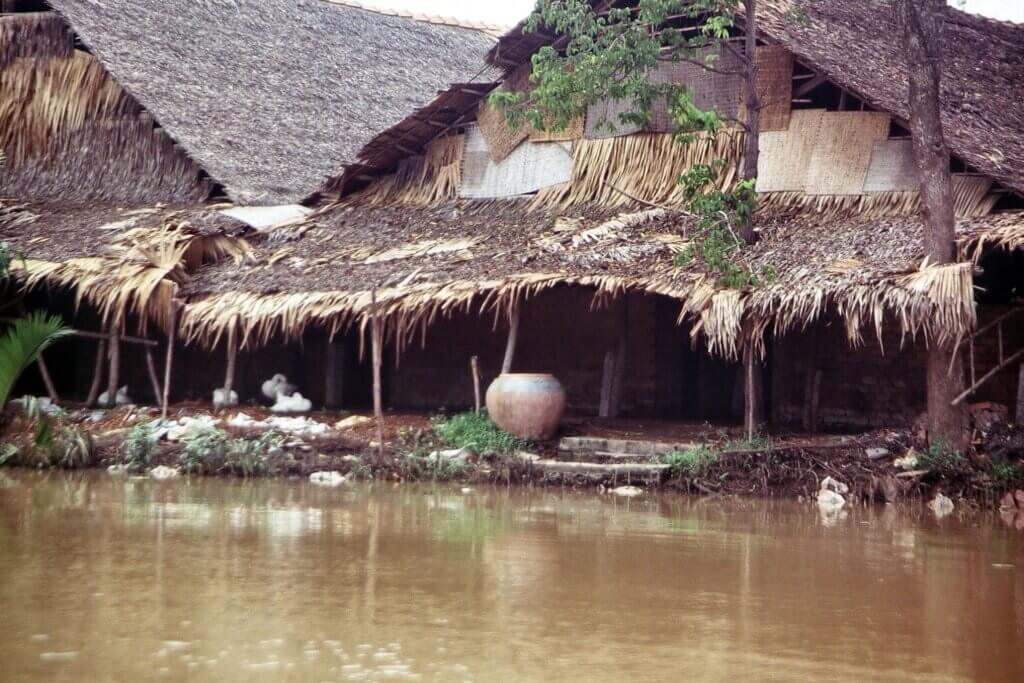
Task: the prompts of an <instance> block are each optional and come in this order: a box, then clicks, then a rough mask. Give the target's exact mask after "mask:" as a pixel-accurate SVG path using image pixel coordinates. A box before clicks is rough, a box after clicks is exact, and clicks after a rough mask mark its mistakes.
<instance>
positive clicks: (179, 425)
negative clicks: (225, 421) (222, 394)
mask: <svg viewBox="0 0 1024 683" xmlns="http://www.w3.org/2000/svg"><path fill="white" fill-rule="evenodd" d="M219 424H220V420H219V419H217V418H215V417H213V416H212V415H200V416H198V417H183V418H181V419H180V420H177V421H175V422H171V423H168V424H167V425H165V426H161V427H159V428H158V429H157V434H158V435H159V436H165V437H166V438H167V440H168V441H188V440H189V438H190V437H191V436H192V435H193V434H195V433H196V432H198V431H206V430H208V429H212V428H214V427H216V426H217V425H219ZM159 436H158V438H159Z"/></svg>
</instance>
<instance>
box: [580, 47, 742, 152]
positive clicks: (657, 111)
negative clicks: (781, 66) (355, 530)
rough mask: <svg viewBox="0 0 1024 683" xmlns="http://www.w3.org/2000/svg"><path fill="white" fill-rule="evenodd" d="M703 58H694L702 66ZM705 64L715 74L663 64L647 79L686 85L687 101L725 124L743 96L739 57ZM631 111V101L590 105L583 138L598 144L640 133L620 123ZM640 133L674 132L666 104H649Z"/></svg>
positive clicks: (734, 114) (695, 67) (659, 101)
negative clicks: (647, 118) (713, 114)
mask: <svg viewBox="0 0 1024 683" xmlns="http://www.w3.org/2000/svg"><path fill="white" fill-rule="evenodd" d="M705 55H706V51H705V52H702V53H700V54H699V55H697V56H696V57H695V59H696V60H699V61H702V62H703V61H704V59H705ZM707 64H708V66H709V67H711V68H713V69H715V71H709V70H708V69H705V68H704V67H703V66H701V65H700V64H694V63H692V62H662V63H661V64H659V65H658V67H657V68H656V69H654V70H652V71H651V73H650V75H649V76H648V79H649V82H650V83H652V84H655V85H665V84H670V83H671V84H675V85H685V86H686V87H687V89H688V90H689V93H690V99H691V100H692V101H693V103H694V105H695V106H696V107H697V108H698V109H701V110H703V111H712V110H714V111H716V112H718V115H719V116H720V117H721V118H723V119H726V120H731V119H736V118H738V116H739V111H740V101H741V96H742V93H743V76H742V75H741V73H740V72H741V71H742V69H743V65H742V63H741V62H740V59H739V57H737V56H736V55H734V54H733V53H732V52H728V51H723V52H721V53H720V54H719V57H718V59H716V60H712V61H711V62H707ZM720 72H734V73H720ZM634 111H635V106H634V104H633V101H632V100H619V101H613V100H604V101H602V102H599V103H598V104H595V105H592V106H591V107H589V108H588V109H587V126H586V134H585V137H586V138H587V139H590V140H599V139H602V138H610V137H619V136H622V135H632V134H634V133H638V132H640V130H641V128H640V126H637V125H635V124H632V123H623V122H622V119H621V115H622V114H628V113H632V112H634ZM608 124H611V125H612V126H614V130H612V129H610V128H609V125H608ZM643 130H646V131H648V132H652V133H671V132H674V131H675V130H676V124H675V121H673V119H672V115H671V113H670V112H669V107H668V102H666V101H665V100H664V99H661V98H659V99H657V100H655V101H654V102H653V103H651V110H650V119H649V121H648V123H647V126H646V127H645V128H644V129H643Z"/></svg>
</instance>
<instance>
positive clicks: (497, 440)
mask: <svg viewBox="0 0 1024 683" xmlns="http://www.w3.org/2000/svg"><path fill="white" fill-rule="evenodd" d="M432 424H433V428H434V432H436V433H437V434H438V436H440V437H441V438H442V439H444V441H445V443H446V444H448V446H450V447H451V448H468V449H470V450H472V451H474V452H476V453H481V454H482V453H513V452H515V451H517V450H520V449H522V448H524V447H525V446H526V445H527V444H528V443H529V442H527V441H525V440H523V439H518V438H516V437H514V436H512V435H511V434H509V433H507V432H504V431H502V430H501V429H499V428H498V425H496V424H494V422H492V421H491V418H489V417H488V416H487V413H486V412H481V413H480V414H479V415H477V414H476V413H473V412H468V413H459V414H458V415H453V416H452V417H444V416H438V417H435V418H434V420H433V421H432Z"/></svg>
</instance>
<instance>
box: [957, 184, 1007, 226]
mask: <svg viewBox="0 0 1024 683" xmlns="http://www.w3.org/2000/svg"><path fill="white" fill-rule="evenodd" d="M992 185H993V182H992V179H991V178H986V177H984V176H976V175H955V176H953V212H954V213H955V214H956V216H957V217H958V218H970V217H977V216H987V215H988V214H990V213H992V207H993V206H995V203H996V201H997V200H998V199H999V197H998V196H997V195H994V194H989V191H990V190H991V189H992Z"/></svg>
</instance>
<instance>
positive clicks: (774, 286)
mask: <svg viewBox="0 0 1024 683" xmlns="http://www.w3.org/2000/svg"><path fill="white" fill-rule="evenodd" d="M759 223H760V228H761V230H762V234H763V239H762V240H761V241H760V242H759V243H758V244H757V245H756V246H755V247H753V248H752V249H750V250H749V252H745V254H746V255H745V257H744V258H745V263H746V264H747V265H748V266H749V267H750V268H751V269H752V271H754V272H756V273H763V272H767V271H773V272H774V276H773V278H772V279H771V282H767V281H766V282H765V283H764V285H763V286H761V287H757V288H752V289H749V290H743V291H741V290H731V289H722V288H720V287H718V286H717V285H716V283H715V281H714V279H713V278H711V277H709V276H708V274H707V273H705V272H702V271H701V270H700V269H699V268H698V267H697V266H693V265H691V266H689V267H677V266H676V265H674V264H673V256H674V254H676V253H678V252H680V251H682V250H683V249H684V248H685V246H686V244H687V232H688V229H689V228H690V225H691V218H690V216H688V215H687V214H686V213H685V212H683V211H676V210H666V209H642V210H636V209H625V210H623V209H616V208H612V207H607V206H588V207H583V206H577V207H573V208H572V209H571V210H556V209H537V208H535V207H531V206H530V202H529V201H528V200H508V201H495V202H486V203H468V204H466V203H463V204H457V203H455V202H447V203H435V204H433V205H428V206H421V207H413V206H396V205H384V206H372V205H351V204H339V205H333V206H331V207H327V208H325V209H322V210H320V211H318V212H317V213H315V214H313V215H311V216H309V217H307V218H306V219H305V220H304V221H303V222H302V223H299V224H292V225H289V226H287V227H284V228H280V229H277V230H270V231H268V232H265V233H260V234H258V235H256V236H254V237H252V238H250V241H251V243H252V246H253V253H252V256H251V258H248V259H246V260H245V261H243V262H242V263H241V264H240V265H239V264H231V265H213V266H209V267H206V268H203V269H201V270H200V271H199V272H197V273H196V274H195V275H194V276H193V277H192V278H191V279H190V280H189V281H188V283H187V284H185V285H184V287H183V290H182V291H183V294H184V295H186V296H187V297H188V299H189V304H188V306H187V307H186V311H185V315H184V321H183V324H184V329H185V332H186V336H187V337H188V338H190V339H193V340H198V341H200V342H202V343H205V344H210V343H215V341H216V340H217V339H219V337H220V335H221V334H223V333H224V332H225V331H226V330H227V329H228V328H229V327H231V326H233V325H238V326H239V327H240V331H241V333H242V334H241V337H242V338H243V339H244V340H245V343H249V344H262V343H265V342H267V341H268V340H269V339H270V338H271V337H273V336H274V335H278V334H283V335H286V336H297V335H299V334H301V333H302V331H303V330H304V329H306V328H307V327H308V326H310V325H323V326H326V327H328V328H330V329H332V330H338V329H340V328H342V327H344V326H347V325H353V324H355V325H361V324H365V319H366V316H367V315H368V313H369V311H370V290H371V288H376V289H377V290H378V291H377V298H378V302H379V304H378V305H379V309H378V311H379V313H380V314H381V315H385V316H387V317H388V318H389V320H390V323H391V325H392V327H391V329H392V331H393V332H394V333H395V334H396V335H398V337H399V338H403V339H410V338H411V337H412V335H413V334H415V333H416V332H417V331H418V330H420V329H423V328H425V326H426V325H428V324H429V323H430V322H431V321H433V320H434V319H435V318H436V317H437V316H438V315H444V314H450V313H451V312H453V311H455V310H473V311H477V310H479V311H481V312H487V311H492V312H493V311H498V312H502V311H507V310H509V308H510V306H511V304H512V303H513V302H514V301H516V300H517V299H520V298H522V297H524V296H530V295H533V294H535V293H536V292H538V291H540V290H543V289H546V288H550V287H555V286H559V285H565V284H573V285H580V286H587V287H592V288H594V289H595V291H596V293H597V296H598V297H602V296H614V295H618V294H620V293H622V292H623V291H627V290H629V291H638V292H647V293H651V294H659V295H663V296H668V297H671V298H674V299H677V300H678V301H679V302H680V320H681V321H683V320H689V321H690V322H692V323H693V325H694V327H693V329H694V333H695V335H696V334H699V335H703V336H704V337H705V339H706V341H707V343H708V345H709V347H710V348H711V349H712V350H713V351H715V352H718V353H721V354H723V355H726V356H733V355H735V354H736V353H737V352H738V350H739V348H740V344H741V343H742V342H743V341H744V340H745V339H751V338H755V339H761V338H762V336H763V334H764V333H765V332H774V333H782V332H785V331H786V330H788V329H791V328H793V327H794V326H799V325H805V324H807V323H809V322H811V321H813V320H815V319H817V318H818V317H819V316H821V315H822V314H824V313H825V312H826V311H835V312H837V313H838V314H839V315H840V316H841V317H842V318H843V319H844V320H845V321H846V323H847V330H848V333H849V337H850V339H851V341H854V342H857V341H859V340H860V339H861V336H862V334H863V332H864V330H865V328H870V327H872V326H874V327H877V328H879V330H880V326H881V324H882V321H883V320H885V319H892V318H895V319H896V320H897V321H898V324H899V326H900V329H901V331H902V332H904V333H906V334H918V333H923V334H927V335H929V336H930V337H932V338H937V337H947V336H952V337H956V336H957V335H960V334H963V333H965V332H967V331H968V330H970V329H971V328H972V327H973V326H974V324H975V320H974V315H975V313H974V296H973V280H972V276H971V264H970V263H969V262H965V263H962V264H958V265H954V266H949V267H944V268H932V267H923V268H922V258H921V256H922V255H921V249H920V247H919V246H918V245H920V244H922V241H921V234H920V233H921V225H920V221H919V219H918V218H916V217H912V216H903V217H884V218H865V217H863V216H858V215H847V216H832V217H830V218H829V219H825V220H822V219H820V218H819V219H818V220H815V219H814V217H813V216H803V217H800V218H797V219H794V218H793V216H791V215H781V214H778V213H774V212H771V211H766V212H764V213H763V214H762V215H761V216H760V218H759ZM958 230H959V232H960V235H961V239H962V245H963V248H964V252H965V254H964V255H965V259H966V258H967V257H968V256H969V255H970V254H971V253H973V252H972V251H971V249H972V248H973V247H974V246H976V245H977V244H978V243H979V241H980V240H984V239H992V240H995V241H997V242H998V243H999V245H1000V246H1003V247H1007V248H1013V247H1016V246H1018V245H1019V244H1021V243H1024V214H1021V213H1005V214H999V215H990V216H985V217H978V218H971V219H963V220H961V221H960V224H959V227H958ZM969 252H970V253H969Z"/></svg>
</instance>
